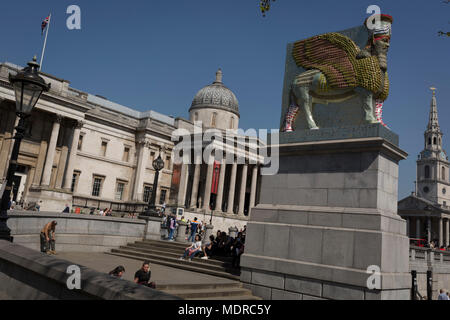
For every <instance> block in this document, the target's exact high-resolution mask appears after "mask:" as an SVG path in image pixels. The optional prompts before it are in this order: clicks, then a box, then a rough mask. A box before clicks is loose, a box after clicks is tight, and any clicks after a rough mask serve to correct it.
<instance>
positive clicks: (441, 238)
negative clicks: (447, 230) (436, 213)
mask: <svg viewBox="0 0 450 320" xmlns="http://www.w3.org/2000/svg"><path fill="white" fill-rule="evenodd" d="M443 229H444V221H443V219H442V218H439V248H440V247H442V246H443V245H444V230H443Z"/></svg>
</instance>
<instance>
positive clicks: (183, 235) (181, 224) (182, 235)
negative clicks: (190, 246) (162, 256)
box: [175, 220, 187, 242]
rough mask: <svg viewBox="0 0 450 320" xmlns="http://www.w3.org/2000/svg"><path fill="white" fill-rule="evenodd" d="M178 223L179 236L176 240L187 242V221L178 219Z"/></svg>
mask: <svg viewBox="0 0 450 320" xmlns="http://www.w3.org/2000/svg"><path fill="white" fill-rule="evenodd" d="M177 224H178V232H177V237H176V239H175V240H176V241H177V242H186V228H187V223H186V222H183V221H181V220H180V221H177Z"/></svg>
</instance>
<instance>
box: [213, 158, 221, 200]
mask: <svg viewBox="0 0 450 320" xmlns="http://www.w3.org/2000/svg"><path fill="white" fill-rule="evenodd" d="M219 177H220V162H219V161H214V169H213V177H212V183H211V193H212V194H217V189H218V188H219Z"/></svg>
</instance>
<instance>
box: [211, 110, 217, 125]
mask: <svg viewBox="0 0 450 320" xmlns="http://www.w3.org/2000/svg"><path fill="white" fill-rule="evenodd" d="M216 121H217V112H213V114H212V118H211V127H215V126H216Z"/></svg>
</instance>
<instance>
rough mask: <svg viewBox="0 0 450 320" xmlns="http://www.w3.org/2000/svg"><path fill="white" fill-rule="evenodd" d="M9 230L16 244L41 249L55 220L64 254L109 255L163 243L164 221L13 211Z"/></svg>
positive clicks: (58, 241)
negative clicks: (133, 246) (142, 242)
mask: <svg viewBox="0 0 450 320" xmlns="http://www.w3.org/2000/svg"><path fill="white" fill-rule="evenodd" d="M8 216H9V219H8V222H7V223H8V227H9V228H10V229H11V235H12V236H13V237H14V243H17V244H21V245H23V246H25V247H28V248H30V249H34V250H39V249H40V237H39V235H40V231H41V230H42V228H43V227H44V226H45V224H47V223H48V222H50V221H53V220H55V221H56V222H57V223H58V224H57V226H56V250H57V251H61V252H64V251H65V252H76V251H83V252H105V251H108V250H110V249H112V248H117V247H119V246H121V245H125V244H127V243H129V242H134V241H139V240H142V239H143V237H144V235H145V236H146V238H147V239H154V240H156V239H160V231H159V228H160V222H161V219H160V218H149V219H148V223H147V222H146V220H141V219H126V218H115V217H103V216H94V215H82V214H69V213H50V212H35V211H28V212H27V211H25V212H17V211H10V212H9V213H8Z"/></svg>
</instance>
